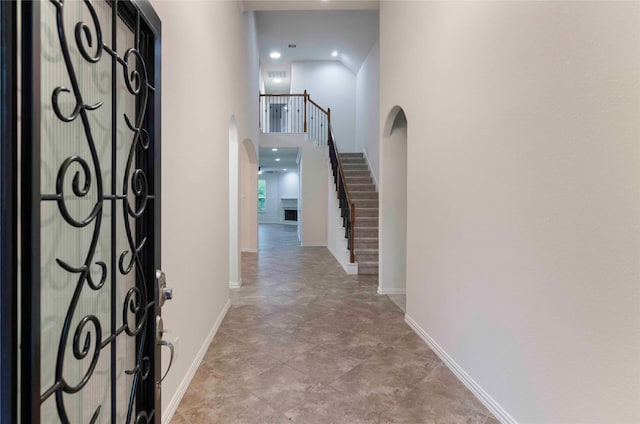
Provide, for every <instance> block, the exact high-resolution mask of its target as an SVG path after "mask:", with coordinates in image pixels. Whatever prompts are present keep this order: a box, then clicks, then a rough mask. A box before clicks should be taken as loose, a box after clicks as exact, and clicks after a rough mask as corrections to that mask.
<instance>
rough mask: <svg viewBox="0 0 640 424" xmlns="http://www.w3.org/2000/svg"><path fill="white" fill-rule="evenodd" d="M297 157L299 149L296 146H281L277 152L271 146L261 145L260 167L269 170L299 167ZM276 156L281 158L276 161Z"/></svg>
mask: <svg viewBox="0 0 640 424" xmlns="http://www.w3.org/2000/svg"><path fill="white" fill-rule="evenodd" d="M297 157H298V149H297V148H295V147H279V148H278V151H277V152H274V151H273V150H271V148H270V147H268V148H267V147H260V163H259V165H260V169H261V170H262V171H267V172H268V171H283V169H285V168H286V169H288V170H289V171H291V170H293V169H298V164H297V163H296V158H297ZM276 158H278V159H280V160H279V161H276Z"/></svg>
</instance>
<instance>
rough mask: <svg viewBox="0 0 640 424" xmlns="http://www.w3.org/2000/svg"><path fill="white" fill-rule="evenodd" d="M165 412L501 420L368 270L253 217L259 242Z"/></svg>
mask: <svg viewBox="0 0 640 424" xmlns="http://www.w3.org/2000/svg"><path fill="white" fill-rule="evenodd" d="M242 265H243V269H242V272H243V281H244V285H243V286H242V287H241V288H240V289H235V290H232V291H231V299H232V306H231V308H230V309H229V312H228V314H227V316H226V318H225V319H224V321H223V323H222V325H221V326H220V329H219V330H218V333H217V335H216V336H215V338H214V340H213V342H212V344H211V346H210V347H209V350H208V352H207V354H206V356H205V358H204V361H203V363H202V365H201V366H200V368H199V369H198V371H197V373H196V375H195V377H194V379H193V381H192V383H191V385H190V386H189V389H188V390H187V393H186V394H185V396H184V398H183V400H182V402H181V403H180V406H179V407H178V410H177V412H176V414H175V415H174V417H173V420H172V423H173V424H184V423H189V424H198V423H291V422H293V423H305V424H306V423H309V424H313V423H323V424H324V423H340V424H342V423H344V424H351V423H354V424H355V423H411V424H420V423H479V424H483V423H484V424H497V421H496V420H495V419H494V418H493V417H492V416H491V415H490V413H489V411H487V409H485V408H484V406H483V405H482V404H481V403H480V402H479V401H478V400H476V398H475V397H474V396H473V395H472V394H471V393H470V392H469V391H468V390H467V389H466V388H465V387H464V386H463V385H462V384H461V383H460V382H459V381H458V380H457V379H456V378H455V376H454V375H453V374H452V373H451V372H450V371H449V370H448V368H447V367H445V366H444V365H443V364H442V363H441V361H440V360H439V358H438V357H437V356H436V355H435V354H434V353H433V352H432V351H431V350H430V349H429V348H428V347H427V346H426V345H425V344H424V343H423V342H422V340H420V339H419V338H418V337H417V336H416V335H415V334H414V333H413V331H412V330H411V329H410V328H409V327H408V326H407V325H406V324H405V323H404V320H403V316H404V315H403V312H402V311H401V310H400V309H399V308H398V306H396V305H395V304H394V303H393V302H392V301H391V300H390V299H389V298H388V297H387V296H379V295H377V294H376V288H377V280H376V278H377V277H376V276H362V275H361V276H358V275H346V274H345V273H344V272H343V271H342V268H341V267H340V265H338V263H337V262H336V261H335V260H334V259H333V256H332V255H331V253H329V251H328V250H327V249H325V248H302V247H300V246H299V243H298V242H297V236H296V227H295V226H284V225H277V224H270V225H260V253H258V254H243V258H242Z"/></svg>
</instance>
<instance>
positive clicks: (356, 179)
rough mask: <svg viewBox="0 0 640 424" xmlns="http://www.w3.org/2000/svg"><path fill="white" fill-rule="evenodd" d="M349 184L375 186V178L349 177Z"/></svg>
mask: <svg viewBox="0 0 640 424" xmlns="http://www.w3.org/2000/svg"><path fill="white" fill-rule="evenodd" d="M347 184H348V185H352V184H371V185H373V178H371V177H347Z"/></svg>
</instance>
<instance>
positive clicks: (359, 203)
mask: <svg viewBox="0 0 640 424" xmlns="http://www.w3.org/2000/svg"><path fill="white" fill-rule="evenodd" d="M351 200H353V203H355V204H356V213H358V209H359V208H369V209H371V208H377V207H378V200H377V199H376V200H373V199H372V200H368V199H351Z"/></svg>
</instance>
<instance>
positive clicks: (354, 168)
mask: <svg viewBox="0 0 640 424" xmlns="http://www.w3.org/2000/svg"><path fill="white" fill-rule="evenodd" d="M342 169H344V171H345V172H348V171H367V172H369V168H368V167H367V165H359V164H353V165H352V164H349V163H344V164H342Z"/></svg>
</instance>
